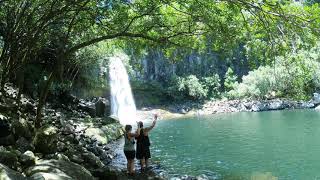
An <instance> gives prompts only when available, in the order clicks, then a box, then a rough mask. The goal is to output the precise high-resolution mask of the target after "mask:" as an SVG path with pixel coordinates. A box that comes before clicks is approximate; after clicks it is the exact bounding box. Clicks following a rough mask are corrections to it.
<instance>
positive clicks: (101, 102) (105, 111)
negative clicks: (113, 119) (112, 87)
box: [95, 97, 110, 117]
mask: <svg viewBox="0 0 320 180" xmlns="http://www.w3.org/2000/svg"><path fill="white" fill-rule="evenodd" d="M95 107H96V116H98V117H105V116H107V115H109V112H110V108H109V107H110V106H109V101H108V100H107V99H105V98H101V97H100V98H99V99H98V101H97V102H96V103H95Z"/></svg>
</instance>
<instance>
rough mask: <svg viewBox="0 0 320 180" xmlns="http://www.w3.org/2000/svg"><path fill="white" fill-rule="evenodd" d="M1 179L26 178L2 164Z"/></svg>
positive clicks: (0, 166)
mask: <svg viewBox="0 0 320 180" xmlns="http://www.w3.org/2000/svg"><path fill="white" fill-rule="evenodd" d="M0 179H1V180H25V179H26V178H25V177H24V176H23V175H22V174H20V173H18V172H16V171H14V170H11V169H10V168H8V167H7V166H5V165H3V164H0Z"/></svg>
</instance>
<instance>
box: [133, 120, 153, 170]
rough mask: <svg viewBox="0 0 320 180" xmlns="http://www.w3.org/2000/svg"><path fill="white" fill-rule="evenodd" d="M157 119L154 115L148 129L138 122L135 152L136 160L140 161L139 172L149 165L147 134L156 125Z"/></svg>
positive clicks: (149, 155)
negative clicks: (138, 132)
mask: <svg viewBox="0 0 320 180" xmlns="http://www.w3.org/2000/svg"><path fill="white" fill-rule="evenodd" d="M157 119H158V114H155V115H154V118H153V122H152V124H151V126H150V127H143V123H142V122H141V121H140V122H138V127H139V128H141V129H140V135H139V136H138V137H137V138H136V139H137V151H136V158H137V159H139V160H140V167H141V171H142V172H143V171H144V170H145V169H146V168H148V165H149V159H150V158H151V154H150V139H149V133H150V131H151V130H152V129H153V128H154V126H155V125H156V122H157Z"/></svg>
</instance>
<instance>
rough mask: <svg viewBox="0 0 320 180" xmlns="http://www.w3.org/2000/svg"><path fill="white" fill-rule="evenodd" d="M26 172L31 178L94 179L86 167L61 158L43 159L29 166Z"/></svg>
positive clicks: (60, 179)
mask: <svg viewBox="0 0 320 180" xmlns="http://www.w3.org/2000/svg"><path fill="white" fill-rule="evenodd" d="M25 174H26V175H27V176H28V177H30V178H29V179H30V180H39V179H42V180H74V179H76V180H94V177H93V176H92V175H91V173H90V172H89V171H88V170H87V169H85V168H84V167H82V166H80V165H78V164H75V163H72V162H68V161H61V160H42V161H37V164H36V165H35V166H33V167H30V168H28V169H27V170H26V171H25Z"/></svg>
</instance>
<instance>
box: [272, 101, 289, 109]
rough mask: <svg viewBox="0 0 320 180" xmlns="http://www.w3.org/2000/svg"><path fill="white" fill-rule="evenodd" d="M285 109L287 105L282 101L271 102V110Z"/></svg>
mask: <svg viewBox="0 0 320 180" xmlns="http://www.w3.org/2000/svg"><path fill="white" fill-rule="evenodd" d="M285 108H286V105H285V104H284V103H283V101H281V100H276V101H271V102H270V103H269V105H268V109H269V110H281V109H285Z"/></svg>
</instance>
